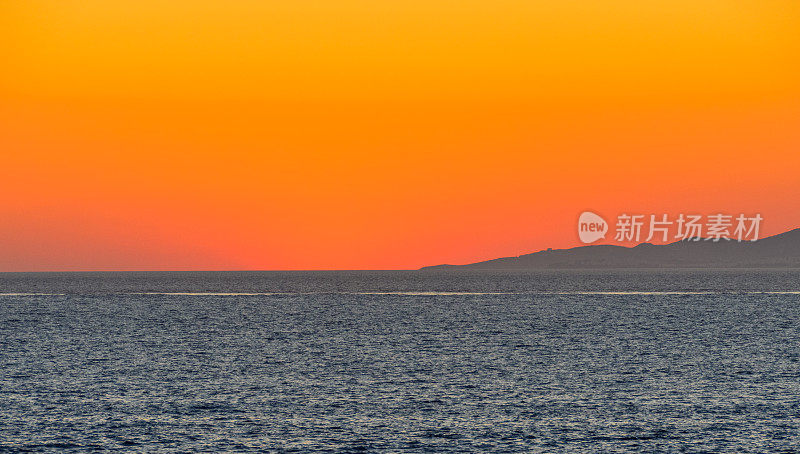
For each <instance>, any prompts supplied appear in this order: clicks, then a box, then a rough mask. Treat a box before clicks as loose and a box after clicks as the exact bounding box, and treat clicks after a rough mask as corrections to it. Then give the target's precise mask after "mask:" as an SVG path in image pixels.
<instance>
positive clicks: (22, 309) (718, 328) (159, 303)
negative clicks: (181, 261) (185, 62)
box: [0, 269, 800, 453]
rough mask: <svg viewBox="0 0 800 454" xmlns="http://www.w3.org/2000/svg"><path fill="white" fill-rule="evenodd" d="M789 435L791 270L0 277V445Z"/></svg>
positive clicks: (586, 446)
mask: <svg viewBox="0 0 800 454" xmlns="http://www.w3.org/2000/svg"><path fill="white" fill-rule="evenodd" d="M108 451H114V452H352V453H356V452H358V453H361V452H376V453H395V452H409V453H428V452H451V453H456V452H457V453H462V452H479V453H511V452H542V453H545V452H546V453H553V452H569V453H573V452H578V453H580V452H587V453H595V452H621V453H622V452H625V453H627V452H647V453H652V452H675V453H684V452H696V453H700V452H737V453H742V452H752V453H763V452H785V453H789V452H798V451H800V270H768V269H763V270H714V269H703V270H584V271H574V270H573V271H509V272H503V271H462V270H453V271H329V272H257V271H253V272H137V273H127V272H125V273H5V274H0V452H76V453H77V452H81V453H83V452H108Z"/></svg>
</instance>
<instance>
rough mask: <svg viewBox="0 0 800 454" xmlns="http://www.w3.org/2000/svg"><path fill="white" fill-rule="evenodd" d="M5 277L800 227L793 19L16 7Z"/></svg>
mask: <svg viewBox="0 0 800 454" xmlns="http://www.w3.org/2000/svg"><path fill="white" fill-rule="evenodd" d="M0 42H1V43H2V44H0V156H2V160H3V161H2V166H0V182H2V186H0V187H2V189H3V190H2V191H0V270H3V271H21V270H132V269H153V270H163V269H364V268H379V269H389V268H410V267H419V266H422V265H429V264H438V263H466V262H470V261H477V260H482V259H488V258H494V257H498V256H506V255H517V254H521V253H527V252H532V251H536V250H539V249H542V248H546V247H571V246H576V245H578V244H579V242H578V237H577V232H576V222H577V217H578V215H579V214H580V213H581V212H582V211H584V210H586V209H591V210H593V211H596V212H598V213H601V214H603V215H605V216H606V217H607V218H609V219H611V218H613V217H615V216H616V215H617V214H619V213H621V212H628V213H632V212H638V213H643V214H650V213H662V212H668V213H671V214H676V213H680V212H687V213H688V212H699V213H706V214H710V213H715V212H728V213H731V214H738V213H740V212H744V213H749V214H752V213H756V212H758V213H761V214H762V216H763V217H764V219H765V220H764V224H763V230H762V233H764V234H774V233H779V232H782V231H784V230H787V229H790V228H794V227H798V226H800V177H799V176H798V175H800V3H799V2H797V1H796V0H691V1H689V0H670V1H661V0H648V1H641V0H636V1H633V0H605V1H588V0H566V1H547V2H545V1H535V0H491V1H487V0H483V1H476V0H460V1H455V0H447V1H446V0H402V1H401V0H381V1H374V0H370V1H362V0H336V1H334V0H292V1H270V0H258V1H256V0H233V1H232V0H227V1H221V0H205V1H203V0H191V1H188V0H187V1H183V0H171V1H163V0H158V1H156V0H136V1H133V0H114V1H108V0H102V1H101V0H52V1H40V0H10V1H4V2H2V3H0Z"/></svg>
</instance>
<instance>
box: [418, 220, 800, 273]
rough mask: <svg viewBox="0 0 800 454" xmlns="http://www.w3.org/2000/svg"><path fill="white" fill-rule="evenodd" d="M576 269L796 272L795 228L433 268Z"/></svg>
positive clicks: (799, 251)
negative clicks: (739, 237) (749, 237)
mask: <svg viewBox="0 0 800 454" xmlns="http://www.w3.org/2000/svg"><path fill="white" fill-rule="evenodd" d="M570 268H575V269H580V268H800V228H797V229H794V230H790V231H788V232H784V233H781V234H778V235H774V236H770V237H766V238H762V239H760V240H758V241H743V242H738V241H735V240H720V241H718V242H714V241H709V240H705V239H700V240H699V241H695V240H683V241H676V242H674V243H669V244H663V245H654V244H650V243H641V244H639V245H636V246H633V247H626V246H618V245H610V244H600V245H588V246H579V247H574V248H569V249H548V250H543V251H539V252H534V253H532V254H525V255H520V256H517V257H503V258H497V259H493V260H486V261H482V262H477V263H470V264H467V265H435V266H427V267H423V268H422V269H423V270H434V269H439V270H441V269H470V270H476V269H478V270H480V269H486V270H525V269H570Z"/></svg>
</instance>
